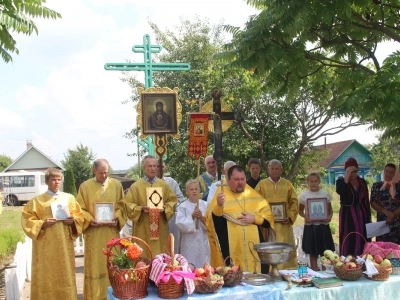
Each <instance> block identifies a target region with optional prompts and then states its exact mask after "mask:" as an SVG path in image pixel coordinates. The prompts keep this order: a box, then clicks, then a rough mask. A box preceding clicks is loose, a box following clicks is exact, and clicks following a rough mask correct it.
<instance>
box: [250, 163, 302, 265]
mask: <svg viewBox="0 0 400 300" xmlns="http://www.w3.org/2000/svg"><path fill="white" fill-rule="evenodd" d="M282 172H283V168H282V163H281V162H280V161H279V160H277V159H272V160H270V161H269V163H268V175H269V177H268V178H266V179H263V180H261V181H260V182H259V183H258V185H257V186H256V188H255V190H256V191H257V192H259V193H260V194H261V196H263V197H264V198H265V199H266V200H267V201H268V203H269V205H271V206H272V207H273V205H274V203H279V204H282V203H285V206H284V207H285V216H286V218H285V220H283V221H277V220H275V235H276V240H277V241H279V242H283V243H290V244H293V245H294V234H293V227H292V225H293V223H294V222H295V221H296V218H297V215H298V213H299V202H298V199H297V195H296V191H295V190H294V187H293V185H292V183H291V182H290V181H289V180H287V179H284V178H282V177H281V175H282ZM296 267H297V255H296V251H293V252H292V255H291V257H290V258H289V260H288V261H287V262H286V263H284V264H281V265H278V269H290V268H296Z"/></svg>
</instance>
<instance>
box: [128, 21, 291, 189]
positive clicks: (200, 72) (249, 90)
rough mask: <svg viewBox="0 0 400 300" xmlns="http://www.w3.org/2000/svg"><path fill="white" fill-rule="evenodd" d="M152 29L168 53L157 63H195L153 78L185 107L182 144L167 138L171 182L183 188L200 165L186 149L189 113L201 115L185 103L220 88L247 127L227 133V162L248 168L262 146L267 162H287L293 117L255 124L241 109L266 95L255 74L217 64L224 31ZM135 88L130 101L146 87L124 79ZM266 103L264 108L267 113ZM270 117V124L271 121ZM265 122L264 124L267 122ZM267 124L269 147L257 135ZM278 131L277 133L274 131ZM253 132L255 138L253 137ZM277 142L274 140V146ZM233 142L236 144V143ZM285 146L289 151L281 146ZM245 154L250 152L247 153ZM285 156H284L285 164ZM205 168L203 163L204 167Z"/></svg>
mask: <svg viewBox="0 0 400 300" xmlns="http://www.w3.org/2000/svg"><path fill="white" fill-rule="evenodd" d="M150 26H151V28H152V29H153V31H154V32H155V35H156V40H157V42H158V43H159V44H161V45H162V46H163V48H164V49H165V51H163V53H162V54H161V55H158V56H157V60H159V61H163V62H176V61H183V62H189V63H190V64H191V70H190V71H189V72H156V73H154V83H155V85H156V86H168V87H170V88H173V87H179V88H180V92H179V98H180V100H181V103H182V115H183V121H182V123H181V126H180V128H179V130H180V134H181V138H180V139H179V140H173V139H169V141H168V162H167V163H168V166H169V170H170V171H171V173H172V174H173V177H174V178H175V179H176V180H177V181H178V182H179V183H180V184H184V183H185V182H186V180H187V179H189V178H195V177H196V176H197V162H196V161H195V160H194V159H192V158H189V157H188V156H187V149H188V134H187V128H188V118H187V115H186V112H195V111H198V109H199V106H198V104H197V103H196V104H193V103H190V101H188V102H189V103H188V102H186V101H185V100H192V99H201V100H202V102H203V104H204V103H205V102H207V101H209V100H210V91H211V89H212V88H213V87H215V86H219V87H221V88H222V89H223V93H224V97H223V101H224V102H225V103H227V104H228V105H229V106H230V107H231V108H232V109H234V110H241V111H242V113H243V114H244V117H245V118H246V122H245V123H244V124H242V125H241V126H240V127H238V126H237V125H235V124H234V125H233V126H232V127H231V128H230V129H229V130H228V131H226V132H225V133H224V136H223V144H224V151H225V153H224V157H226V158H229V159H232V160H235V161H236V162H237V163H240V164H242V165H245V164H246V163H247V160H248V159H249V158H250V157H251V156H255V157H258V156H260V152H259V151H260V148H257V147H256V146H255V144H257V145H263V146H262V147H261V149H263V150H264V148H266V149H268V150H265V152H266V153H268V154H269V156H268V159H271V158H273V157H280V158H282V157H283V154H282V153H285V154H287V153H293V150H294V149H290V148H287V147H286V146H288V145H294V143H293V142H292V141H295V140H296V139H297V136H296V129H295V128H293V127H291V126H292V121H291V120H292V119H293V118H291V117H287V116H285V117H282V118H281V121H280V122H279V123H280V125H279V126H276V124H274V123H273V120H276V119H279V118H278V117H277V116H276V115H274V116H273V118H271V117H270V116H268V117H264V116H261V118H263V119H256V118H254V116H252V115H251V114H252V113H253V112H254V111H256V110H250V109H249V107H248V106H247V105H243V104H242V103H244V101H245V100H248V101H247V103H248V104H249V105H252V104H253V103H254V102H256V99H257V98H258V96H259V95H260V94H261V93H262V86H263V82H262V81H260V80H259V79H256V80H255V79H254V78H253V76H252V74H251V72H250V71H248V72H243V70H239V69H237V70H230V69H223V68H222V64H221V62H218V61H216V60H215V59H214V58H213V57H214V55H215V53H218V52H219V51H221V49H222V45H223V43H224V40H223V38H222V35H221V34H222V26H221V25H215V26H213V25H210V24H209V22H202V21H200V20H199V19H196V20H181V24H180V26H178V28H177V31H174V32H172V31H171V30H168V29H167V30H163V29H160V28H159V27H158V26H157V25H156V24H154V23H150ZM124 81H125V82H127V83H129V84H130V86H131V87H132V92H133V95H132V97H131V100H132V101H133V102H137V101H138V97H137V93H136V88H137V86H141V85H142V84H141V83H140V82H139V81H138V80H137V79H136V77H131V74H126V77H125V79H124ZM266 106H267V104H265V105H263V106H262V107H261V109H264V108H265V109H267V108H266ZM268 110H270V111H274V114H277V113H281V114H282V115H284V114H285V113H286V110H279V109H278V108H276V109H275V108H268ZM268 118H269V119H268ZM264 119H265V120H264ZM261 123H262V124H264V123H265V125H268V126H269V127H271V128H268V130H267V131H268V134H265V132H264V133H263V135H265V137H266V138H267V139H266V141H268V142H266V143H263V142H261V143H260V142H259V140H258V139H259V138H260V134H259V133H258V132H257V131H259V129H260V128H261V126H260V124H261ZM242 127H243V128H246V130H247V133H249V132H250V133H251V134H252V137H253V138H254V139H255V140H256V141H257V142H251V143H249V141H248V140H246V138H245V136H244V133H243V132H242V129H241V128H242ZM275 128H276V130H275ZM279 129H280V132H279V134H272V132H274V133H277V132H278V130H279ZM137 130H138V128H136V129H134V130H132V132H131V133H130V134H129V136H130V137H131V138H135V137H136V136H137ZM253 131H255V133H254V132H253ZM274 138H275V141H273V140H274ZM213 139H214V137H213V134H210V138H209V145H210V146H209V154H212V153H213ZM277 140H279V141H281V142H282V141H283V140H285V141H283V142H282V144H280V145H281V146H280V147H279V146H277V142H276V141H277ZM232 141H235V142H232ZM283 144H284V145H285V147H284V146H283ZM244 149H246V150H244ZM286 158H287V156H285V159H286ZM201 166H202V167H203V163H202V162H201Z"/></svg>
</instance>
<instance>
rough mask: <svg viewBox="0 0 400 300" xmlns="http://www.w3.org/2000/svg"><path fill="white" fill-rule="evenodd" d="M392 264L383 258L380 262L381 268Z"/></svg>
mask: <svg viewBox="0 0 400 300" xmlns="http://www.w3.org/2000/svg"><path fill="white" fill-rule="evenodd" d="M391 265H392V263H391V262H390V260H388V259H387V258H385V259H384V260H383V261H382V262H381V266H391Z"/></svg>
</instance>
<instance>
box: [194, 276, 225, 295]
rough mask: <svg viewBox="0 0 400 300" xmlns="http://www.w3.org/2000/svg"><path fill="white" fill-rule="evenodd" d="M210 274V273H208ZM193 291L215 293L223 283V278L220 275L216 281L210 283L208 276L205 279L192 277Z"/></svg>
mask: <svg viewBox="0 0 400 300" xmlns="http://www.w3.org/2000/svg"><path fill="white" fill-rule="evenodd" d="M209 276H211V275H209ZM194 285H195V288H194V291H195V292H197V293H201V294H205V293H216V292H218V291H219V290H220V289H221V288H222V286H223V285H224V278H223V277H221V278H220V279H218V280H217V281H216V282H214V283H211V282H210V281H209V280H208V278H205V279H198V278H195V279H194Z"/></svg>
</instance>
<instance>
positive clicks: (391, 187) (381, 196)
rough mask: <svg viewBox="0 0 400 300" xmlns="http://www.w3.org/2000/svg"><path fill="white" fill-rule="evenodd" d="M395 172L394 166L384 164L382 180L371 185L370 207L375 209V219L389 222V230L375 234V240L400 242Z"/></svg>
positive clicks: (399, 191) (399, 189)
mask: <svg viewBox="0 0 400 300" xmlns="http://www.w3.org/2000/svg"><path fill="white" fill-rule="evenodd" d="M395 173H396V166H395V165H394V164H392V163H389V164H386V166H385V169H384V170H383V181H379V182H375V183H374V184H373V185H372V190H371V207H372V208H373V209H375V210H376V211H377V221H386V223H388V224H390V232H389V233H387V234H384V235H381V236H377V237H376V240H377V241H380V242H392V243H396V244H400V218H399V216H400V184H399V181H398V177H396V178H395Z"/></svg>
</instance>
